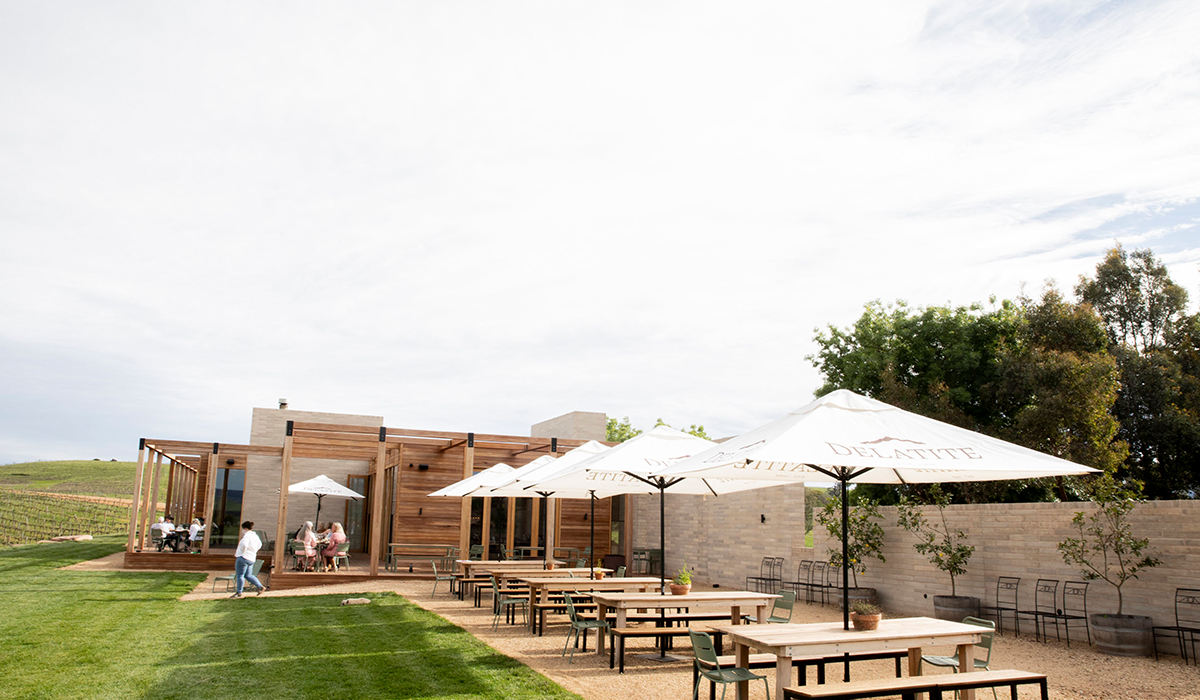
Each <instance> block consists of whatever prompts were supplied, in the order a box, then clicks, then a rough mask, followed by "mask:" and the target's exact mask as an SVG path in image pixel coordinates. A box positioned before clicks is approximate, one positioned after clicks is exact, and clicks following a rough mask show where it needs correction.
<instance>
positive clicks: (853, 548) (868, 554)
mask: <svg viewBox="0 0 1200 700" xmlns="http://www.w3.org/2000/svg"><path fill="white" fill-rule="evenodd" d="M849 516H850V517H849V527H848V528H847V529H846V532H847V533H848V534H847V537H846V554H847V556H848V557H849V558H850V571H851V572H853V573H854V587H855V588H858V575H859V574H865V573H866V572H867V559H878V560H879V561H881V562H886V561H887V559H884V557H883V553H882V552H881V551H880V550H881V549H883V527H882V526H880V524H879V523H877V522H875V521H876V520H882V519H883V516H882V515H880V514H879V504H878V503H877V502H875V501H872V500H871V499H869V498H859V499H858V502H857V503H856V504H855V506H854V507H853V508H850V511H849ZM817 521H818V522H820V523H821V525H822V526H823V527H824V528H825V530H826V531H827V532H828V533H829V537H830V538H831V539H833V540H834V541H835V542H837V543H838V544H837V546H836V547H831V548H830V549H829V564H830V565H831V566H833V567H835V568H837V569H841V568H842V546H841V542H842V499H841V496H840V495H839V496H834V497H833V498H829V499H827V500H826V501H825V504H824V506H822V508H821V510H820V512H818V513H817Z"/></svg>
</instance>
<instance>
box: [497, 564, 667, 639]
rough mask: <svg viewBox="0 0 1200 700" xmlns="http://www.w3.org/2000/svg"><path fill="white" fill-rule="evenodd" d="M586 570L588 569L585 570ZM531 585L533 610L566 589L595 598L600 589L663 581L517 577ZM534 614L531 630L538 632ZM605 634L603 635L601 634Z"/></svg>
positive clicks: (642, 588) (647, 585)
mask: <svg viewBox="0 0 1200 700" xmlns="http://www.w3.org/2000/svg"><path fill="white" fill-rule="evenodd" d="M584 571H586V569H585V570H584ZM516 580H517V581H520V582H521V583H525V584H528V585H529V609H530V610H531V611H532V610H533V609H534V605H535V604H537V603H543V604H545V603H546V602H548V599H549V597H550V594H551V593H561V592H564V591H579V592H580V593H588V592H591V593H592V597H593V599H594V598H595V597H596V594H597V593H598V592H600V591H648V590H650V589H651V588H654V587H656V586H658V585H659V583H661V581H660V580H659V579H658V578H656V577H653V576H627V577H624V578H601V579H589V578H570V577H564V576H524V577H518V578H517V579H516ZM534 617H535V616H534V615H532V614H531V615H530V616H529V627H530V631H531V632H536V631H537V628H536V627H535V625H534ZM600 636H603V635H600Z"/></svg>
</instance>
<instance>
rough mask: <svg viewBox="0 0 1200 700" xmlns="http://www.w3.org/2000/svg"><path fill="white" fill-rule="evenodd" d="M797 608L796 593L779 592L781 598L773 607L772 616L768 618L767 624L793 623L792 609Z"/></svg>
mask: <svg viewBox="0 0 1200 700" xmlns="http://www.w3.org/2000/svg"><path fill="white" fill-rule="evenodd" d="M795 606H796V592H795V591H787V590H782V591H779V597H778V598H776V599H775V602H774V603H773V604H772V605H771V614H770V615H768V616H767V622H773V623H776V624H784V623H788V622H791V621H792V608H794V607H795Z"/></svg>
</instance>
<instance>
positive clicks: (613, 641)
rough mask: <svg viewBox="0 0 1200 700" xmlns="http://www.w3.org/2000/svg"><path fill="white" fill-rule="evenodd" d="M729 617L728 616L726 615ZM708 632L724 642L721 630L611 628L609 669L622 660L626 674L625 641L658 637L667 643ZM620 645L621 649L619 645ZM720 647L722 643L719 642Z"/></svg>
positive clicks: (698, 628)
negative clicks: (690, 634) (692, 632)
mask: <svg viewBox="0 0 1200 700" xmlns="http://www.w3.org/2000/svg"><path fill="white" fill-rule="evenodd" d="M726 617H728V615H726ZM691 631H696V632H708V633H709V634H711V635H712V636H713V639H714V640H723V639H724V636H723V633H722V632H721V631H720V630H717V629H706V628H703V627H696V628H692V629H689V628H687V627H610V628H609V630H608V667H609V668H613V667H614V666H615V665H616V660H617V659H618V658H619V659H620V667H621V668H620V672H621V673H625V640H626V638H647V637H656V638H660V639H662V643H666V642H667V641H669V639H670V638H673V637H686V636H688V632H691ZM618 644H619V645H620V649H618V648H617V645H618ZM716 644H717V645H718V647H719V646H720V644H721V641H717V642H716Z"/></svg>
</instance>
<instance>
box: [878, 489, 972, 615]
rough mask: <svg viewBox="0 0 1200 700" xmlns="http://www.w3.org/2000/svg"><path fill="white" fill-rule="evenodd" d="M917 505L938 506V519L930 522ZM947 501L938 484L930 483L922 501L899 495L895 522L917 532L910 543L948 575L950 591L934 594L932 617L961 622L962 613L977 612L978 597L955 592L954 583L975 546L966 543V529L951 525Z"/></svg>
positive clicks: (962, 572) (947, 496) (965, 565)
mask: <svg viewBox="0 0 1200 700" xmlns="http://www.w3.org/2000/svg"><path fill="white" fill-rule="evenodd" d="M918 505H931V506H934V507H935V508H937V513H938V520H939V521H941V522H940V523H938V522H930V520H929V519H928V518H926V517H925V514H924V513H922V512H921V510H920V509H919V508H918ZM948 505H950V496H949V495H948V494H947V493H946V492H945V491H943V490H942V488H941V486H939V485H937V484H934V485H932V486H930V487H929V489H928V490H927V491H926V492H925V498H924V499H923V503H921V504H918V503H916V502H914V501H911V500H909V499H908V497H907V496H901V497H900V503H899V505H898V512H899V517H898V519H897V524H898V525H899V526H900V527H902V528H904V529H905V530H907V531H908V532H910V533H912V534H914V535H916V536H917V539H918V542H916V543H915V544H914V545H913V549H915V550H917V552H918V553H920V554H923V555H925V556H927V557H929V563H931V564H933V565H934V566H936V567H937V568H939V569H941V570H942V571H945V572H946V573H947V574H949V576H950V595H948V596H947V595H935V596H934V597H933V614H934V617H937V618H939V619H942V620H953V621H955V622H960V621H962V619H963V618H964V617H968V616H971V617H978V616H979V598H977V597H975V596H960V595H958V588H957V586H956V585H955V584H956V579H957V578H958V577H959V576H962V575H963V574H965V573H967V563H968V562H969V561H971V554H972V553H974V552H975V547H974V545H969V544H967V542H966V540H967V533H965V532H963V531H962V530H956V529H954V528H951V527H950V523H949V522H948V521H947V520H946V506H948Z"/></svg>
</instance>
